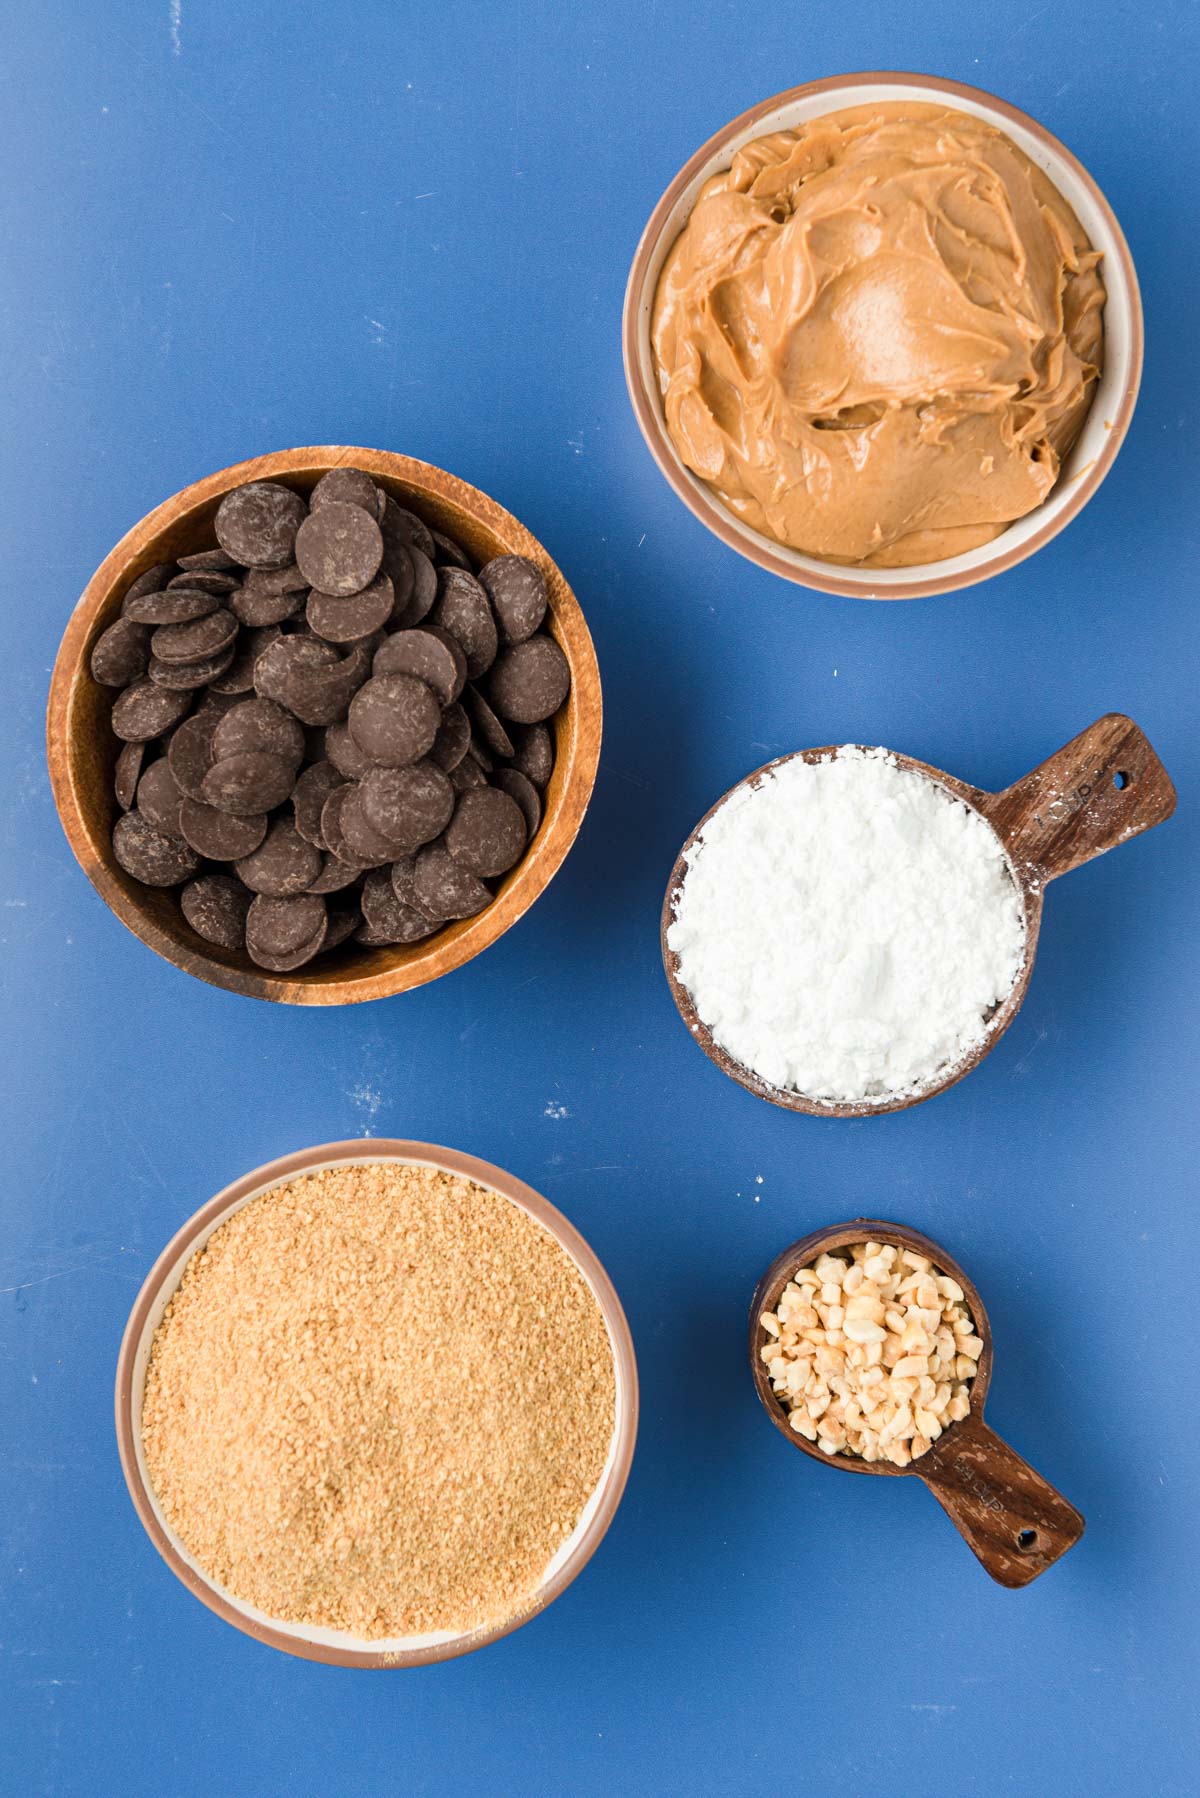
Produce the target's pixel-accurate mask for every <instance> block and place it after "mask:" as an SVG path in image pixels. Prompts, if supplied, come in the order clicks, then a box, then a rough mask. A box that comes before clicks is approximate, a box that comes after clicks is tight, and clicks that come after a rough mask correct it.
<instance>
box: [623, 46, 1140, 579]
mask: <svg viewBox="0 0 1200 1798" xmlns="http://www.w3.org/2000/svg"><path fill="white" fill-rule="evenodd" d="M906 100H907V101H911V102H912V103H914V104H924V105H929V104H932V105H942V106H949V107H952V108H954V109H955V110H956V111H958V112H965V113H970V114H972V115H974V116H975V117H977V118H981V119H985V120H986V121H987V122H988V123H989V124H990V125H994V126H995V127H996V129H997V130H999V131H1002V132H1003V133H1004V134H1005V135H1006V136H1007V137H1008V138H1010V139H1011V140H1012V141H1013V142H1014V143H1015V144H1016V145H1017V147H1018V148H1019V149H1020V150H1022V151H1024V153H1025V155H1026V156H1028V158H1029V159H1030V161H1031V162H1033V163H1035V164H1036V165H1037V167H1038V168H1040V169H1042V170H1043V171H1044V172H1045V174H1046V175H1047V176H1048V177H1049V179H1050V180H1051V181H1052V182H1053V183H1054V186H1055V187H1056V188H1057V189H1058V191H1059V193H1060V194H1061V195H1062V196H1063V198H1064V199H1065V200H1066V201H1067V203H1068V205H1070V206H1071V207H1072V209H1073V210H1074V212H1075V213H1076V215H1077V216H1078V218H1079V221H1080V223H1081V225H1082V226H1083V228H1084V230H1085V232H1086V233H1087V235H1088V238H1089V239H1090V241H1091V243H1092V246H1093V248H1095V249H1097V250H1099V251H1101V252H1102V256H1103V260H1102V262H1101V273H1102V274H1103V277H1104V284H1105V288H1106V291H1107V299H1106V302H1105V307H1104V365H1103V368H1102V370H1101V374H1100V379H1099V382H1098V383H1097V386H1096V391H1095V394H1094V396H1093V399H1092V404H1091V408H1090V410H1089V411H1088V414H1087V417H1086V418H1085V420H1084V423H1083V429H1082V430H1081V432H1080V434H1079V438H1078V440H1077V441H1076V443H1075V446H1074V448H1073V449H1072V450H1071V453H1070V455H1069V456H1067V458H1066V459H1065V461H1064V463H1063V467H1062V471H1061V473H1060V475H1059V478H1058V480H1057V482H1056V483H1055V485H1054V487H1053V488H1052V489H1051V491H1050V493H1049V495H1048V496H1047V498H1046V499H1045V500H1044V501H1043V502H1042V504H1041V505H1040V506H1038V507H1037V508H1036V509H1035V510H1034V511H1032V512H1030V513H1028V514H1027V515H1026V516H1025V517H1024V518H1020V519H1017V520H1016V522H1015V523H1013V524H1010V525H1009V526H1008V528H1007V530H1005V531H1003V532H1001V534H1000V536H998V537H996V538H994V539H993V540H992V542H990V543H986V544H984V545H982V546H981V547H979V548H977V549H973V550H970V551H968V552H967V553H966V554H963V555H958V556H952V557H948V558H947V559H946V560H945V561H941V562H927V563H922V564H917V565H914V566H910V567H904V568H865V567H853V566H850V567H846V566H842V565H841V564H837V563H832V562H826V561H822V560H821V559H820V558H818V557H816V556H810V555H804V554H802V553H801V552H800V551H799V550H794V549H789V548H788V547H787V546H786V545H785V544H782V543H778V542H776V541H775V539H774V538H772V537H768V536H765V535H764V534H763V533H761V532H759V531H756V530H753V529H752V528H751V527H750V526H749V525H747V524H745V523H743V522H742V520H741V519H739V518H738V517H737V515H736V514H735V513H734V512H733V511H731V510H730V508H729V507H728V506H726V505H725V504H724V503H723V501H722V500H720V499H719V498H718V497H717V495H716V494H715V493H714V492H713V490H712V488H711V487H709V486H708V485H707V484H706V483H705V482H704V481H702V480H701V479H700V478H699V476H698V475H695V474H693V473H692V471H691V470H690V469H689V468H687V467H686V466H685V464H684V462H683V461H682V459H681V457H680V456H679V453H678V451H677V450H676V448H675V446H674V444H673V443H672V441H671V438H670V436H669V434H668V432H667V428H666V423H665V420H664V417H663V407H662V396H661V393H660V390H659V385H658V380H657V377H656V374H655V369H654V358H653V353H652V349H651V341H650V330H651V313H652V310H653V306H654V295H655V292H656V290H657V287H658V278H659V274H660V272H661V270H662V266H663V263H664V261H665V259H666V257H667V254H668V252H669V251H670V249H671V247H672V245H673V244H674V242H675V240H676V238H677V237H678V236H679V233H680V232H681V231H682V229H683V227H684V225H685V224H686V223H687V220H688V218H689V216H690V214H691V210H692V207H693V206H694V205H695V202H696V198H697V196H698V194H699V192H700V189H701V188H702V187H703V185H704V183H705V182H706V181H708V180H710V179H711V177H712V176H714V175H717V174H720V173H721V172H722V171H723V170H725V169H727V168H728V167H729V165H730V163H731V162H732V160H733V157H734V155H735V153H736V152H737V151H738V150H740V149H741V148H742V146H743V145H745V144H747V143H750V142H751V141H752V140H753V139H755V138H758V137H763V136H765V135H766V134H767V133H768V132H771V131H786V130H792V129H794V128H795V127H796V126H798V125H802V124H805V123H807V122H808V120H810V119H815V118H820V117H821V116H822V115H823V114H825V113H830V112H842V111H845V110H846V109H848V108H849V107H852V106H863V105H868V104H871V103H872V102H874V103H880V102H884V101H901V102H903V101H906ZM622 348H623V353H624V361H625V379H626V381H627V383H628V386H629V395H630V398H631V400H632V401H633V409H634V413H635V414H636V417H637V421H638V424H639V426H640V427H641V431H642V435H643V437H644V438H645V439H646V442H647V444H648V446H649V448H650V452H651V454H652V455H653V457H654V459H655V461H656V462H657V463H658V466H659V468H660V469H661V470H662V472H663V474H664V475H665V476H666V478H667V480H668V481H669V483H670V485H671V486H672V487H673V488H674V489H675V492H676V493H677V494H678V495H679V497H680V499H682V500H683V502H684V504H685V505H686V506H687V507H688V508H689V509H690V510H691V511H692V512H693V513H695V515H696V517H697V518H698V519H699V520H700V521H701V523H702V524H705V525H707V526H708V528H709V530H711V531H712V532H714V534H715V535H716V536H718V537H719V538H720V539H721V541H722V542H723V543H726V544H728V545H729V547H730V548H731V549H735V550H737V551H738V553H739V554H740V555H743V556H745V557H747V559H748V560H749V561H751V562H755V563H757V564H758V566H759V567H760V568H767V569H770V571H771V572H772V573H773V574H780V575H783V576H784V578H785V579H786V580H790V581H796V582H798V583H799V584H800V585H801V586H805V587H815V588H817V589H819V590H820V591H821V592H824V593H841V594H846V595H848V596H850V597H852V598H857V599H918V598H920V597H921V596H923V595H925V594H930V593H949V592H952V591H953V590H954V589H956V588H959V587H969V586H971V585H973V584H974V583H975V582H976V581H982V580H986V579H988V577H989V576H991V575H993V574H1000V573H1001V572H1002V571H1003V570H1005V569H1007V568H1012V567H1013V566H1015V564H1016V563H1018V562H1021V561H1023V560H1024V559H1025V557H1026V556H1030V555H1032V554H1033V552H1034V551H1035V550H1037V549H1040V548H1041V546H1042V545H1043V544H1044V543H1048V542H1049V541H1050V539H1051V538H1052V537H1054V536H1056V535H1057V534H1058V532H1059V531H1061V530H1062V528H1063V526H1064V525H1066V524H1068V523H1069V522H1070V521H1071V519H1072V518H1074V517H1075V516H1076V515H1077V513H1079V512H1080V511H1082V509H1083V507H1084V506H1085V505H1086V504H1087V502H1088V500H1089V499H1091V497H1092V495H1093V494H1094V493H1095V491H1096V489H1097V488H1098V487H1099V485H1100V483H1101V481H1102V480H1103V479H1104V477H1105V475H1106V474H1107V473H1108V471H1109V469H1110V468H1111V467H1112V464H1113V462H1114V460H1115V458H1116V454H1117V451H1118V449H1119V448H1120V446H1121V441H1122V439H1123V437H1124V435H1125V432H1126V430H1127V429H1128V426H1129V420H1130V418H1131V417H1132V415H1133V408H1134V402H1135V401H1136V399H1137V391H1138V383H1139V381H1140V379H1141V371H1142V303H1141V297H1140V295H1139V292H1138V283H1137V275H1136V273H1135V272H1134V266H1133V260H1132V258H1131V256H1130V254H1129V248H1128V245H1127V244H1126V242H1125V238H1124V236H1123V235H1122V232H1121V227H1120V226H1119V225H1118V223H1117V220H1116V217H1115V216H1114V214H1113V210H1112V207H1111V206H1110V205H1109V204H1108V201H1107V200H1106V199H1105V197H1104V195H1103V194H1102V193H1101V191H1100V189H1099V187H1097V185H1096V183H1095V181H1093V179H1092V177H1091V176H1090V175H1089V174H1088V172H1087V170H1086V169H1085V168H1084V167H1083V166H1082V165H1081V164H1080V163H1079V162H1077V161H1076V159H1075V157H1074V156H1072V155H1071V153H1070V151H1069V150H1067V149H1066V148H1065V147H1064V146H1063V145H1062V144H1060V143H1059V141H1058V139H1057V138H1056V137H1053V136H1051V134H1050V132H1049V131H1047V130H1046V129H1045V127H1044V126H1042V125H1039V124H1038V123H1037V121H1036V120H1035V119H1031V118H1030V117H1029V116H1028V115H1027V114H1026V113H1023V112H1019V111H1018V110H1017V108H1016V107H1015V106H1010V105H1008V103H1007V102H1006V101H1004V100H998V99H996V98H995V97H994V96H993V95H991V94H987V93H984V92H982V91H981V90H980V89H979V88H974V87H964V86H963V85H962V84H961V83H960V82H957V81H942V80H939V79H938V78H937V77H936V76H932V75H910V74H899V73H887V72H883V73H871V74H861V75H839V76H834V77H831V78H829V79H827V80H824V81H810V82H808V83H806V84H805V85H804V86H803V87H794V88H790V89H789V90H788V91H787V92H786V93H782V94H776V95H775V96H774V97H773V98H772V99H770V100H764V101H762V102H761V104H760V105H758V106H753V107H751V109H750V110H749V112H744V113H742V114H741V115H740V117H738V118H736V119H734V120H732V121H731V123H730V124H728V125H726V126H724V127H723V128H722V129H721V130H720V131H718V132H717V133H716V135H715V136H713V137H710V138H709V140H708V142H707V143H706V144H704V145H702V146H701V148H700V149H699V150H697V152H696V154H695V155H694V156H693V157H692V158H691V159H690V160H689V161H688V162H687V163H685V165H684V167H683V168H682V169H680V171H679V173H678V174H677V175H676V177H675V179H674V180H673V181H672V182H671V185H670V186H669V187H668V188H667V191H666V192H665V193H664V194H663V196H662V199H661V200H660V201H659V202H658V205H657V206H656V207H655V208H654V211H653V212H652V213H651V215H650V221H649V223H648V224H647V226H646V229H645V231H644V232H643V234H642V238H641V241H640V243H639V244H638V247H637V253H636V255H635V256H634V259H633V267H632V269H631V270H630V275H629V283H628V286H627V288H626V291H625V311H624V316H623V320H622Z"/></svg>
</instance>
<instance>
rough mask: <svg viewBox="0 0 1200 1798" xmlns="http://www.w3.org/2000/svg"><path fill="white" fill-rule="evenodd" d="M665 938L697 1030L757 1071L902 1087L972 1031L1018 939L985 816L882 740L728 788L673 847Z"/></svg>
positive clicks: (1010, 889) (1001, 991)
mask: <svg viewBox="0 0 1200 1798" xmlns="http://www.w3.org/2000/svg"><path fill="white" fill-rule="evenodd" d="M673 909H674V919H673V921H672V923H671V925H670V927H669V929H668V932H667V945H668V948H670V949H671V950H673V951H674V952H675V954H676V955H677V957H678V977H679V979H680V981H681V982H682V984H683V985H684V986H685V987H686V988H687V990H688V992H689V993H690V994H691V996H692V999H693V1002H694V1003H695V1006H696V1010H697V1012H698V1014H699V1016H700V1018H701V1020H702V1021H703V1023H704V1024H706V1025H707V1026H708V1029H709V1030H710V1031H711V1033H712V1035H713V1037H714V1039H715V1040H716V1042H717V1043H719V1044H720V1046H721V1047H722V1048H723V1049H725V1051H726V1052H727V1053H728V1054H729V1055H731V1056H732V1057H733V1058H734V1060H736V1061H738V1062H740V1063H741V1064H742V1065H743V1066H744V1067H746V1068H749V1069H750V1070H752V1071H753V1072H754V1073H756V1074H757V1075H758V1076H759V1077H760V1079H762V1080H764V1081H766V1082H767V1083H768V1084H769V1085H772V1086H776V1087H780V1088H783V1089H785V1090H791V1091H795V1092H800V1093H804V1094H805V1095H806V1096H808V1097H810V1098H813V1099H819V1100H825V1101H829V1102H836V1101H838V1100H857V1101H867V1102H868V1103H869V1102H870V1101H871V1100H872V1099H877V1100H879V1101H880V1102H883V1101H886V1100H888V1099H892V1098H896V1097H900V1096H905V1095H908V1094H911V1093H916V1092H919V1091H920V1090H921V1089H922V1088H925V1087H928V1086H929V1085H931V1084H932V1083H933V1082H934V1081H935V1080H936V1079H937V1078H938V1077H939V1076H940V1075H944V1074H945V1073H947V1072H948V1071H949V1070H950V1069H951V1068H953V1067H954V1066H955V1065H956V1064H957V1063H959V1062H961V1061H962V1060H963V1059H964V1057H965V1056H967V1055H968V1054H969V1053H970V1052H971V1050H972V1049H974V1048H975V1047H977V1046H978V1044H979V1043H980V1042H982V1040H983V1039H984V1037H985V1036H986V1034H987V1029H988V1025H987V1019H988V1018H989V1017H990V1015H991V1014H992V1013H993V1012H994V1011H995V1009H996V1007H997V1006H998V1005H999V1004H1001V1003H1002V1002H1003V1000H1004V999H1005V998H1007V996H1008V994H1009V993H1010V992H1011V991H1012V988H1013V986H1014V984H1015V982H1016V980H1017V977H1018V975H1019V973H1020V970H1021V965H1022V961H1023V958H1024V953H1025V919H1024V906H1023V904H1022V900H1021V895H1020V892H1019V890H1018V887H1017V885H1016V882H1015V880H1014V878H1013V873H1012V870H1011V868H1010V866H1009V863H1008V859H1007V857H1006V855H1005V853H1004V849H1003V847H1002V845H1001V843H1000V839H999V838H998V837H997V835H996V833H995V831H993V830H992V828H991V826H990V825H989V824H988V823H987V822H986V820H985V819H983V818H982V817H981V816H980V815H979V814H978V813H977V812H975V811H973V810H972V809H971V808H970V807H969V806H966V805H964V804H963V803H962V802H961V801H960V800H958V799H956V798H955V797H954V796H953V795H952V794H951V793H949V792H948V791H947V790H946V788H944V787H942V786H940V785H939V784H938V783H937V782H936V781H933V780H930V779H928V778H927V777H926V776H925V775H923V774H919V773H916V772H915V771H913V770H911V769H906V768H901V767H899V766H898V765H897V763H896V762H895V760H894V758H893V757H892V756H890V755H889V754H888V753H887V751H886V750H883V749H859V748H856V747H854V746H847V747H846V748H844V749H840V750H838V751H836V752H835V754H834V756H832V757H830V758H828V759H826V760H825V761H823V762H818V763H812V762H805V761H801V760H800V759H799V758H796V759H794V760H791V761H788V762H784V763H782V764H781V765H779V766H778V767H776V768H773V769H771V770H770V771H769V772H768V773H767V774H766V775H765V776H764V777H763V778H762V780H761V782H759V784H757V785H756V786H750V785H743V786H741V787H738V788H736V789H735V791H734V792H733V793H732V794H731V796H730V797H729V799H728V800H726V802H725V803H724V804H723V805H722V806H721V807H720V808H719V809H718V810H717V811H716V812H715V813H714V815H713V816H712V817H711V818H710V819H709V821H708V823H707V824H706V825H705V826H704V829H703V832H702V833H701V835H700V837H699V838H698V840H697V842H696V843H695V845H694V846H693V848H692V849H691V851H690V852H689V854H688V857H687V872H686V874H685V876H684V880H683V883H682V886H681V888H680V889H679V891H678V892H677V893H676V894H675V895H674V896H673Z"/></svg>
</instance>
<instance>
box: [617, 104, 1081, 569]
mask: <svg viewBox="0 0 1200 1798" xmlns="http://www.w3.org/2000/svg"><path fill="white" fill-rule="evenodd" d="M1099 260H1100V256H1099V253H1098V252H1097V251H1095V250H1093V249H1092V248H1091V246H1090V245H1089V243H1088V240H1087V238H1086V236H1085V235H1084V232H1083V229H1082V227H1081V225H1080V223H1079V220H1078V219H1077V218H1076V217H1075V214H1074V213H1073V212H1072V210H1071V208H1070V207H1069V206H1068V205H1067V203H1066V201H1065V200H1064V199H1063V197H1062V195H1061V194H1060V193H1059V192H1058V191H1057V189H1056V188H1055V187H1054V186H1053V185H1052V184H1051V182H1050V181H1049V180H1048V178H1047V177H1046V176H1045V175H1044V174H1043V173H1042V172H1041V170H1040V169H1038V168H1036V167H1035V166H1034V164H1033V163H1031V162H1030V161H1029V159H1028V157H1026V156H1024V155H1023V154H1022V153H1021V151H1020V150H1018V149H1017V147H1016V145H1015V144H1013V143H1012V142H1010V140H1009V139H1008V138H1007V137H1005V136H1004V135H1003V134H1002V133H1001V132H999V131H997V130H995V129H994V128H993V127H992V126H990V125H988V124H986V123H984V121H983V120H981V119H976V118H972V117H968V116H967V115H966V114H964V113H958V112H950V111H946V110H944V109H943V108H941V107H938V106H917V105H909V104H907V103H903V104H901V103H889V104H884V105H872V106H860V107H855V108H853V109H851V110H848V111H845V112H837V113H831V114H829V115H827V116H826V117H824V118H819V119H814V120H812V121H811V122H810V123H808V124H806V125H803V126H801V127H800V128H799V129H797V130H795V131H776V132H772V133H771V134H770V135H769V136H766V137H761V138H758V139H756V140H755V141H754V142H753V143H750V144H747V145H746V146H745V147H744V148H743V149H741V150H739V151H738V152H737V154H736V155H735V156H734V158H733V164H732V166H731V167H730V168H729V169H728V170H727V171H726V172H725V173H724V174H722V175H717V176H715V177H714V178H713V179H712V180H711V181H709V182H707V183H706V184H705V186H704V187H703V188H702V190H701V192H700V195H699V198H698V199H697V201H696V204H695V206H694V208H693V210H692V213H691V216H690V218H689V220H688V222H687V224H686V226H685V227H684V229H683V231H682V232H681V233H680V235H679V237H678V239H677V240H676V242H675V244H674V246H673V248H672V250H671V252H670V254H669V255H668V257H667V260H666V262H665V263H664V265H663V270H662V275H661V277H660V280H659V285H658V292H657V294H656V297H655V304H654V316H653V324H652V332H653V348H654V357H655V364H656V368H657V372H658V378H659V383H660V387H661V391H662V394H663V403H664V408H665V414H666V422H667V429H668V431H669V433H670V436H671V439H672V441H673V443H674V444H675V447H676V449H677V450H678V452H679V454H680V456H681V457H682V458H683V460H684V462H685V463H686V464H687V466H688V467H689V468H691V469H693V470H694V471H695V472H696V474H698V475H699V476H700V477H701V478H702V479H703V480H705V481H707V482H708V483H709V484H710V485H711V486H712V487H713V489H714V490H715V492H716V494H717V495H718V497H719V498H720V499H721V500H723V501H724V503H725V504H726V506H728V507H729V508H730V510H731V511H733V512H734V513H736V514H737V516H738V517H739V518H741V519H742V520H744V521H745V523H746V524H748V525H750V526H752V527H753V528H754V529H756V530H758V531H762V532H764V533H765V534H766V535H767V536H770V537H773V538H775V539H776V540H777V541H778V542H780V543H783V544H787V545H789V546H790V547H791V548H793V549H797V550H801V551H804V552H805V553H806V554H808V555H812V556H819V557H822V558H823V559H825V560H827V561H831V562H843V563H864V564H871V565H875V566H879V567H898V566H907V565H911V564H913V563H918V562H934V561H939V560H941V559H942V558H944V557H946V556H953V555H958V554H959V553H960V552H962V551H964V550H969V549H973V548H975V547H976V546H977V545H979V544H983V543H987V542H990V541H991V539H992V538H994V537H997V536H999V534H1000V533H1001V531H1003V530H1004V529H1005V527H1006V526H1007V525H1009V524H1011V523H1012V522H1013V520H1014V519H1017V518H1022V517H1024V515H1025V514H1026V513H1027V512H1031V511H1032V510H1033V509H1034V507H1035V506H1038V505H1040V504H1041V503H1042V501H1043V500H1044V499H1045V498H1046V496H1047V494H1048V493H1049V492H1050V489H1051V488H1052V487H1053V485H1054V483H1055V481H1056V479H1057V478H1058V472H1059V468H1060V466H1061V463H1062V459H1063V457H1064V456H1065V455H1066V454H1067V452H1068V451H1069V449H1070V448H1071V445H1072V444H1073V443H1074V441H1075V439H1076V437H1077V436H1078V434H1079V431H1080V428H1081V427H1082V424H1083V420H1084V418H1085V416H1086V414H1087V409H1088V406H1089V404H1090V402H1091V398H1092V393H1093V389H1094V385H1095V382H1096V378H1097V375H1098V372H1099V367H1100V361H1101V355H1102V323H1101V315H1102V311H1103V306H1104V287H1103V284H1102V282H1101V279H1100V275H1099V273H1098V271H1097V264H1098V262H1099Z"/></svg>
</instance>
